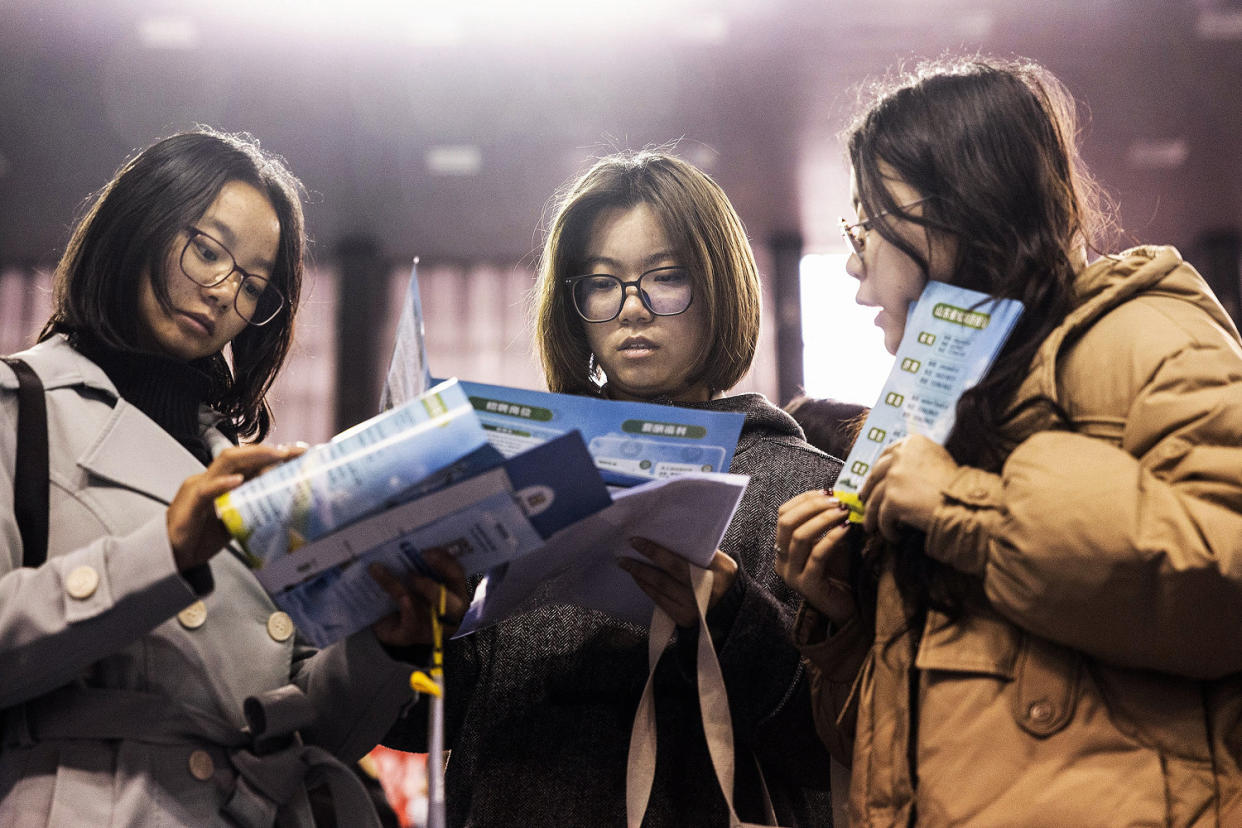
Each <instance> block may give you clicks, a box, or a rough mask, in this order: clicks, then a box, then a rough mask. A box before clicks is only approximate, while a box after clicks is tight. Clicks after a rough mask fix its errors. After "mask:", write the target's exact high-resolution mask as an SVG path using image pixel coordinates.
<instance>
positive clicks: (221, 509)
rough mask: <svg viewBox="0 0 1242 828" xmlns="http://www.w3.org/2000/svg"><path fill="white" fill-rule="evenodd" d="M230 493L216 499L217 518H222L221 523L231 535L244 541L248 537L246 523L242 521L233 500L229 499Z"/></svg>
mask: <svg viewBox="0 0 1242 828" xmlns="http://www.w3.org/2000/svg"><path fill="white" fill-rule="evenodd" d="M229 495H230V492H225V493H224V494H222V495H220V496H219V497H217V498H216V517H218V518H220V522H221V523H223V524H224V528H225V529H228V530H229V534H230V535H232V536H233V537H235V538H237V539H238V540H244V539H245V538H246V535H247V534H248V533H247V532H246V522H245V521H244V520H243V519H242V516H241V512H239V511H238V510H237V508H236V507H235V506H234V505H233V501H232V498H230V497H229Z"/></svg>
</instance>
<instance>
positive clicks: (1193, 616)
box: [927, 305, 1242, 678]
mask: <svg viewBox="0 0 1242 828" xmlns="http://www.w3.org/2000/svg"><path fill="white" fill-rule="evenodd" d="M1201 320H1206V317H1205V316H1204V317H1201ZM1104 321H1105V322H1108V321H1109V320H1108V318H1106V319H1105V320H1104ZM1194 321H1195V320H1194V319H1191V320H1189V323H1193V322H1194ZM1189 323H1188V320H1187V319H1186V318H1185V315H1184V314H1183V315H1182V316H1181V317H1177V316H1172V315H1169V314H1167V313H1161V312H1160V309H1159V307H1158V306H1157V307H1154V308H1153V307H1151V306H1150V305H1149V306H1147V307H1141V306H1138V307H1135V308H1133V309H1132V312H1130V313H1128V314H1124V315H1123V314H1118V315H1116V318H1115V319H1113V320H1112V321H1111V323H1109V324H1103V322H1102V323H1100V324H1097V325H1096V326H1095V327H1094V328H1092V329H1091V331H1089V332H1088V334H1087V335H1086V336H1084V337H1083V339H1082V341H1081V343H1080V344H1079V345H1078V346H1077V347H1075V348H1074V350H1073V352H1072V353H1071V354H1070V355H1069V356H1068V357H1067V365H1066V366H1065V369H1064V372H1063V375H1064V376H1071V375H1072V376H1074V377H1079V378H1090V379H1089V380H1084V381H1081V382H1080V383H1079V385H1080V386H1081V393H1080V394H1078V396H1081V397H1084V398H1085V399H1086V400H1087V405H1086V407H1084V406H1083V404H1082V401H1081V400H1077V399H1074V398H1072V397H1071V398H1068V399H1067V404H1068V406H1069V407H1070V409H1071V417H1072V419H1073V421H1074V424H1075V427H1076V428H1077V429H1078V431H1077V433H1075V432H1070V431H1049V432H1040V433H1037V434H1035V435H1034V436H1032V437H1030V438H1029V439H1027V440H1025V441H1024V442H1023V443H1022V444H1020V445H1019V446H1018V447H1017V448H1016V449H1015V450H1014V451H1013V453H1012V454H1011V455H1010V457H1009V458H1008V460H1007V461H1006V463H1005V466H1004V468H1003V470H1002V473H1001V474H1000V475H999V476H998V475H991V474H987V473H985V472H982V471H979V470H978V469H971V468H965V467H964V468H963V469H962V470H961V471H960V472H959V474H958V475H957V477H956V478H955V479H954V480H953V481H952V482H951V484H950V485H949V486H948V487H947V488H946V490H945V491H943V492H942V503H941V506H940V507H939V508H938V509H937V511H936V513H935V515H934V516H933V521H932V526H931V528H930V531H929V533H928V545H927V551H928V554H930V555H932V556H933V557H936V558H938V559H940V560H942V561H945V562H946V563H949V564H950V565H952V566H954V567H955V568H957V569H960V570H962V571H965V572H968V573H973V574H977V575H980V576H982V578H983V582H984V586H985V589H986V593H987V596H988V598H989V599H990V600H991V601H992V603H993V604H994V605H995V607H996V609H997V610H998V611H999V612H1001V613H1002V614H1003V615H1005V616H1006V617H1008V618H1009V619H1010V620H1012V621H1013V622H1014V623H1015V624H1017V625H1019V626H1020V627H1023V628H1025V629H1027V630H1030V631H1031V632H1034V633H1036V634H1038V635H1041V636H1044V637H1046V638H1049V639H1052V640H1054V641H1057V642H1059V643H1062V644H1065V645H1068V646H1070V647H1073V648H1076V649H1079V650H1082V651H1084V652H1086V653H1088V654H1090V655H1092V656H1095V657H1097V658H1099V659H1101V660H1102V661H1107V662H1111V663H1113V664H1119V665H1122V666H1129V667H1138V668H1146V669H1154V670H1160V671H1164V672H1170V673H1175V674H1179V675H1185V676H1189V677H1194V678H1215V677H1219V676H1222V675H1227V674H1230V673H1235V672H1238V671H1240V670H1242V649H1240V648H1238V647H1237V646H1236V645H1235V643H1234V642H1236V639H1237V635H1238V630H1240V629H1242V351H1240V349H1239V347H1238V344H1237V342H1236V340H1234V339H1233V338H1232V337H1231V336H1229V335H1228V334H1227V333H1226V332H1225V331H1224V330H1222V329H1220V328H1219V327H1218V326H1215V325H1210V324H1207V323H1206V322H1205V321H1204V324H1199V325H1194V324H1189ZM1153 343H1161V344H1163V345H1164V347H1163V348H1159V349H1157V348H1153V347H1152V344H1153ZM1075 391H1078V389H1077V388H1076V389H1075ZM1102 397H1104V398H1108V397H1111V398H1112V401H1111V402H1110V403H1108V404H1102V403H1101V398H1102ZM1110 409H1111V411H1110ZM1110 429H1111V432H1115V434H1116V435H1117V436H1116V437H1115V438H1112V439H1098V438H1097V437H1094V436H1090V435H1091V434H1093V433H1095V434H1100V435H1107V434H1110V433H1111V432H1110Z"/></svg>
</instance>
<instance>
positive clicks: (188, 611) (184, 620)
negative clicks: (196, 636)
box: [177, 601, 207, 630]
mask: <svg viewBox="0 0 1242 828" xmlns="http://www.w3.org/2000/svg"><path fill="white" fill-rule="evenodd" d="M177 620H178V621H180V622H181V626H183V627H185V628H186V629H187V630H197V629H198V628H199V627H201V626H203V624H205V623H207V605H206V604H204V603H203V602H202V601H195V602H194V603H193V604H190V605H189V606H188V607H186V608H185V609H183V610H182V611H181V612H179V613H177Z"/></svg>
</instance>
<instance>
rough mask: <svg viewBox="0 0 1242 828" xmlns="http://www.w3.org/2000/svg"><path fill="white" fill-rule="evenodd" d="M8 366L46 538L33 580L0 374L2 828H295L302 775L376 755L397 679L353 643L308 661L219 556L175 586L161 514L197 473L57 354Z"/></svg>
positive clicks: (374, 648) (84, 365)
mask: <svg viewBox="0 0 1242 828" xmlns="http://www.w3.org/2000/svg"><path fill="white" fill-rule="evenodd" d="M20 356H21V357H23V358H24V359H25V360H26V361H27V363H29V364H30V365H31V367H33V368H34V369H35V371H36V372H37V373H38V374H39V375H40V377H41V379H42V380H43V383H44V386H45V389H46V400H47V408H48V442H49V445H50V460H49V465H50V474H49V477H50V480H51V487H50V488H51V490H50V495H49V497H50V508H49V514H50V520H49V523H50V529H49V533H48V535H49V536H48V560H47V563H46V564H44V565H43V566H41V567H38V568H37V569H30V568H26V569H23V568H21V561H22V547H21V540H20V536H19V531H18V528H17V525H16V522H15V520H14V516H13V505H12V504H13V467H14V450H15V444H16V425H15V419H16V411H17V405H16V396H15V393H14V391H15V389H16V379H15V377H14V375H13V373H12V372H11V371H10V370H9V369H8V367H7V366H4V365H0V710H2V711H3V722H4V731H3V739H4V741H3V745H2V747H0V825H5V826H26V825H31V826H34V825H101V826H102V825H137V824H141V825H170V824H171V825H218V824H242V825H265V824H272V822H273V821H274V820H275V818H276V815H277V812H278V810H279V811H280V815H281V820H282V824H285V823H289V822H291V823H293V824H305V823H307V822H309V811H308V810H307V809H306V807H305V805H306V798H305V792H304V787H303V783H304V781H305V778H306V776H307V773H308V771H309V773H310V774H311V778H312V779H323V778H329V779H339V778H340V777H341V776H343V775H344V774H345V773H347V771H346V770H345V768H343V766H342V765H341V763H340V762H339V761H338V759H339V760H344V761H345V762H351V761H354V760H356V759H357V758H358V757H360V756H361V755H362V754H364V753H365V752H366V751H368V750H369V749H370V748H371V747H372V746H373V745H375V743H376V742H377V741H378V740H379V738H380V737H381V736H382V735H383V733H384V732H385V730H386V729H387V728H388V726H389V724H390V723H391V722H392V721H393V719H394V718H395V717H396V716H397V715H398V713H399V712H400V710H401V708H402V706H403V705H405V704H407V703H408V702H409V701H410V699H411V695H412V694H411V691H410V689H409V683H408V677H409V671H410V668H409V667H408V666H406V665H403V664H401V663H400V662H397V661H395V660H393V659H391V658H389V656H388V655H387V654H386V653H385V652H384V650H383V648H382V647H381V646H380V645H379V643H378V641H377V640H376V639H375V637H374V635H373V634H372V633H371V632H370V631H369V630H365V631H363V632H361V633H358V634H355V635H354V636H351V637H350V638H348V639H346V640H344V641H342V642H340V643H338V644H335V645H333V646H331V647H328V648H326V649H323V650H318V651H317V650H315V649H313V648H311V647H309V646H307V645H305V644H304V643H303V642H301V641H299V639H298V636H297V635H296V633H295V630H294V629H293V626H292V624H291V622H290V621H289V618H288V616H286V615H285V614H284V613H281V612H279V611H278V610H277V608H276V606H275V605H274V604H273V603H272V602H271V600H270V599H269V597H268V596H267V595H266V593H265V592H264V591H263V589H262V588H261V587H260V585H259V583H258V581H257V580H255V578H254V577H253V576H252V574H251V573H250V571H249V570H248V569H247V568H246V566H245V565H244V564H243V563H242V562H241V560H240V559H239V558H238V557H237V556H236V555H235V554H233V553H232V552H231V551H230V550H225V551H223V552H221V553H219V554H218V555H216V556H215V557H214V558H213V559H212V560H211V562H210V564H209V569H210V576H209V577H207V574H206V573H205V572H201V571H200V572H197V573H195V574H196V575H197V577H191V578H189V579H187V577H184V576H183V575H182V574H180V573H178V572H177V570H176V568H175V567H174V565H173V558H172V552H171V549H170V548H169V543H168V536H167V530H166V527H165V510H166V508H167V505H168V503H169V501H170V500H171V499H172V497H173V496H174V495H175V493H176V492H177V489H178V487H179V486H180V485H181V483H182V481H183V480H184V479H185V478H186V477H188V476H189V475H192V474H195V473H197V472H200V471H202V468H203V467H202V464H201V463H200V462H199V461H197V460H196V459H194V458H193V457H192V456H191V455H190V454H189V453H188V452H187V451H186V450H185V449H184V448H183V447H182V446H181V445H180V444H179V443H177V442H176V441H175V440H174V439H173V438H172V437H170V436H169V435H168V434H167V433H166V432H164V431H163V430H162V429H161V428H159V427H158V426H157V425H156V424H155V423H154V422H152V421H151V420H150V419H148V418H147V417H146V416H145V415H144V414H142V413H141V412H140V411H139V410H138V409H137V408H135V407H133V406H132V405H130V404H128V403H127V402H126V401H125V400H123V399H118V396H117V392H116V390H115V388H114V386H113V385H112V383H111V382H110V381H109V380H108V378H107V377H106V375H105V374H104V373H103V372H102V371H101V370H100V369H99V368H98V367H97V366H96V365H95V364H94V363H92V362H90V361H89V360H87V359H86V358H84V357H82V356H81V355H80V354H78V353H77V352H76V351H74V350H73V349H72V348H71V347H69V345H68V343H67V342H66V341H65V340H64V339H63V338H60V337H54V338H52V339H50V340H48V341H46V342H43V343H41V344H39V345H37V346H35V347H34V348H32V349H30V350H28V351H25V352H23V353H22V354H20ZM200 419H201V422H202V424H203V428H204V434H205V436H206V438H207V440H208V443H209V444H210V445H211V448H212V453H213V454H215V453H218V452H219V451H221V450H222V449H223V448H224V447H226V446H227V445H228V441H227V439H226V438H225V437H224V436H223V435H222V434H221V433H220V432H219V431H217V430H216V429H215V428H214V427H213V423H214V422H216V421H217V420H218V417H216V416H215V415H214V414H213V413H212V412H211V411H209V410H206V409H204V410H203V412H202V413H201V418H200ZM247 699H253V700H252V701H251V702H250V703H249V704H250V705H251V707H249V708H248V710H249V711H250V712H251V713H252V714H255V715H256V716H257V718H255V719H254V721H257V722H262V726H266V728H267V730H266V734H265V735H266V737H267V738H265V739H262V740H258V739H257V738H256V737H258V736H259V735H261V734H259V733H258V731H257V729H256V728H251V729H250V730H246V729H245V728H246V724H247V718H246V716H245V714H244V713H243V705H244V704H245V703H246V700H247ZM294 731H298V733H299V734H300V735H295V734H294ZM344 795H345V794H344V793H342V796H344ZM359 816H361V815H359ZM372 818H373V817H372ZM352 822H353V821H352V820H351V823H352Z"/></svg>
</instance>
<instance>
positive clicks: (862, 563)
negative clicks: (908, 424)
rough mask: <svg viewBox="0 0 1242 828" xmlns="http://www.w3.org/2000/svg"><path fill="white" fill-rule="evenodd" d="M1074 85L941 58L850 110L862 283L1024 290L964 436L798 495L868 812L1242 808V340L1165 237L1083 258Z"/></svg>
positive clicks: (815, 616) (787, 554) (1214, 819)
mask: <svg viewBox="0 0 1242 828" xmlns="http://www.w3.org/2000/svg"><path fill="white" fill-rule="evenodd" d="M1076 135H1077V133H1076V126H1075V122H1074V113H1073V105H1072V101H1071V99H1070V97H1069V96H1068V95H1067V94H1066V93H1065V91H1064V89H1063V88H1062V87H1061V85H1060V84H1059V83H1058V82H1057V81H1056V79H1055V78H1053V77H1051V75H1049V74H1048V73H1047V72H1046V71H1045V70H1043V69H1041V68H1040V67H1038V66H1036V65H1033V64H1030V63H1023V62H1014V63H1007V62H995V61H986V60H968V61H961V62H946V63H939V64H933V65H929V66H926V67H923V68H921V69H919V70H918V71H916V72H915V73H914V74H913V75H912V76H910V77H907V78H904V79H902V80H901V81H899V82H898V83H896V84H895V85H893V86H891V87H888V88H886V89H885V90H883V92H882V94H881V95H880V96H879V97H877V99H876V100H875V102H874V103H873V104H872V105H871V106H870V107H869V108H868V109H867V110H866V112H865V113H864V114H863V115H862V116H861V117H860V118H859V119H858V121H857V122H856V123H855V124H854V126H853V127H852V128H851V130H850V131H849V158H850V162H851V164H852V166H853V176H852V177H853V185H854V192H853V196H854V205H855V207H856V209H857V214H858V216H857V221H856V222H855V223H853V224H848V225H846V226H845V227H844V228H843V229H844V231H845V233H846V236H847V238H848V241H849V243H850V244H851V246H852V249H853V255H851V256H850V259H849V262H848V265H847V269H848V271H849V272H850V274H851V275H852V276H854V277H855V278H856V279H858V283H859V286H858V296H857V300H858V302H859V303H860V304H864V305H870V306H873V307H878V308H879V314H878V316H877V324H878V325H879V326H880V327H881V328H882V329H883V330H884V333H885V344H886V346H887V348H888V350H889V351H890V352H892V351H895V350H896V348H897V345H898V343H899V342H900V341H901V337H902V334H903V332H904V326H905V320H906V311H907V310H908V308H909V306H910V303H911V302H913V301H914V300H915V299H916V298H917V297H918V295H919V293H920V291H921V290H922V288H923V286H924V285H925V284H926V282H927V281H928V280H929V279H935V280H940V281H945V282H949V283H952V284H956V285H961V286H963V287H968V288H973V289H975V290H980V291H984V292H986V293H989V294H993V295H996V296H1001V297H1007V298H1014V299H1020V300H1021V301H1022V302H1023V303H1024V305H1025V307H1026V311H1025V313H1024V315H1023V317H1022V319H1021V321H1020V323H1019V324H1018V326H1017V328H1016V330H1015V331H1014V332H1013V334H1012V336H1011V337H1010V339H1009V341H1008V343H1007V345H1006V346H1005V348H1004V350H1003V351H1002V353H1001V354H1000V356H999V358H998V360H997V361H996V363H995V364H994V365H993V367H992V369H991V370H990V371H989V373H988V374H987V375H986V377H985V378H984V379H983V381H982V382H980V383H979V385H977V386H976V387H975V388H974V389H972V390H970V391H968V392H967V393H966V394H965V395H964V396H963V398H962V400H961V401H960V403H959V405H958V408H957V421H956V426H955V428H954V430H953V432H952V434H951V435H950V437H949V439H948V441H947V444H946V446H944V447H943V448H942V447H940V446H938V445H935V444H934V443H932V442H930V441H929V440H927V439H925V438H922V437H918V436H912V437H909V438H907V439H905V440H903V441H901V442H899V443H898V444H896V445H894V446H893V447H891V448H890V449H889V450H888V451H887V452H886V453H885V454H884V455H883V456H882V457H881V458H880V460H879V461H878V462H877V463H876V464H875V467H874V469H873V470H872V472H871V475H870V477H869V479H868V480H867V483H866V485H865V487H864V489H863V492H862V497H863V500H864V503H865V507H866V518H865V524H864V525H865V531H866V532H867V534H868V540H867V543H866V546H865V548H864V550H863V551H862V553H861V554H858V553H857V552H856V551H855V550H856V548H857V546H856V544H855V543H853V539H852V537H851V536H852V535H853V532H852V531H851V530H850V529H849V528H847V526H846V523H845V520H844V515H845V513H844V511H843V509H842V508H841V507H840V506H839V504H837V502H836V501H835V500H834V499H833V498H832V497H830V496H828V495H826V494H825V493H823V492H807V493H806V494H803V495H800V496H798V497H797V498H794V499H792V500H790V501H789V502H788V503H786V504H785V505H784V506H782V507H781V518H780V521H779V526H778V537H777V547H778V556H777V564H776V568H777V571H778V572H779V573H780V574H781V575H782V576H783V577H784V578H785V580H786V581H787V582H788V583H789V584H790V585H791V586H792V587H794V588H795V589H797V590H798V591H800V592H802V593H803V594H804V595H805V597H806V604H805V605H804V608H803V612H802V614H801V615H800V617H799V622H798V626H797V630H796V641H797V643H798V644H799V645H800V647H801V648H802V652H803V654H804V656H805V657H806V658H807V659H808V662H809V663H810V664H811V667H812V676H813V692H814V695H815V699H816V717H817V725H818V728H819V730H820V733H821V736H822V737H823V738H824V739H825V741H826V742H827V743H828V745H829V746H830V748H831V749H832V750H833V751H834V754H836V755H837V756H838V757H839V758H842V759H843V760H844V761H851V760H852V763H853V773H852V790H851V795H850V803H849V808H850V816H851V821H852V822H857V823H858V824H864V825H880V824H882V825H893V824H914V822H915V821H916V820H917V821H918V822H919V823H920V824H928V825H947V824H973V825H1136V824H1173V825H1191V824H1194V825H1235V824H1242V772H1240V771H1239V760H1240V757H1242V749H1240V746H1242V677H1240V676H1242V649H1240V648H1239V647H1237V646H1236V639H1237V633H1238V630H1239V629H1242V574H1240V573H1242V346H1240V343H1239V336H1238V331H1237V329H1236V328H1235V325H1234V322H1233V321H1232V320H1231V319H1230V318H1229V317H1228V316H1227V315H1226V313H1225V311H1224V310H1223V309H1222V307H1221V306H1220V304H1219V303H1218V302H1217V301H1216V299H1215V297H1214V296H1213V295H1212V292H1211V290H1210V289H1209V288H1208V286H1207V284H1206V283H1205V282H1204V281H1203V279H1202V278H1201V277H1200V276H1199V274H1197V273H1196V272H1195V271H1194V270H1193V269H1192V268H1191V267H1190V266H1189V265H1188V264H1186V263H1185V262H1184V261H1182V259H1181V257H1180V256H1179V254H1178V252H1177V251H1176V250H1174V249H1173V248H1171V247H1136V248H1133V249H1131V250H1127V251H1125V252H1123V253H1119V254H1116V255H1102V256H1099V257H1097V258H1095V259H1094V261H1092V260H1091V258H1092V251H1093V250H1094V249H1095V245H1096V244H1098V243H1099V240H1100V238H1101V235H1102V234H1101V232H1100V231H1101V230H1102V229H1103V222H1102V220H1101V215H1102V213H1101V211H1100V210H1099V209H1098V206H1097V205H1098V203H1099V201H1098V199H1097V196H1096V193H1097V190H1096V189H1095V187H1094V186H1093V184H1092V183H1091V180H1090V179H1089V178H1088V177H1087V174H1086V171H1085V169H1084V168H1083V166H1082V164H1081V162H1080V160H1079V158H1078V154H1077V149H1076V146H1075V139H1076Z"/></svg>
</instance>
